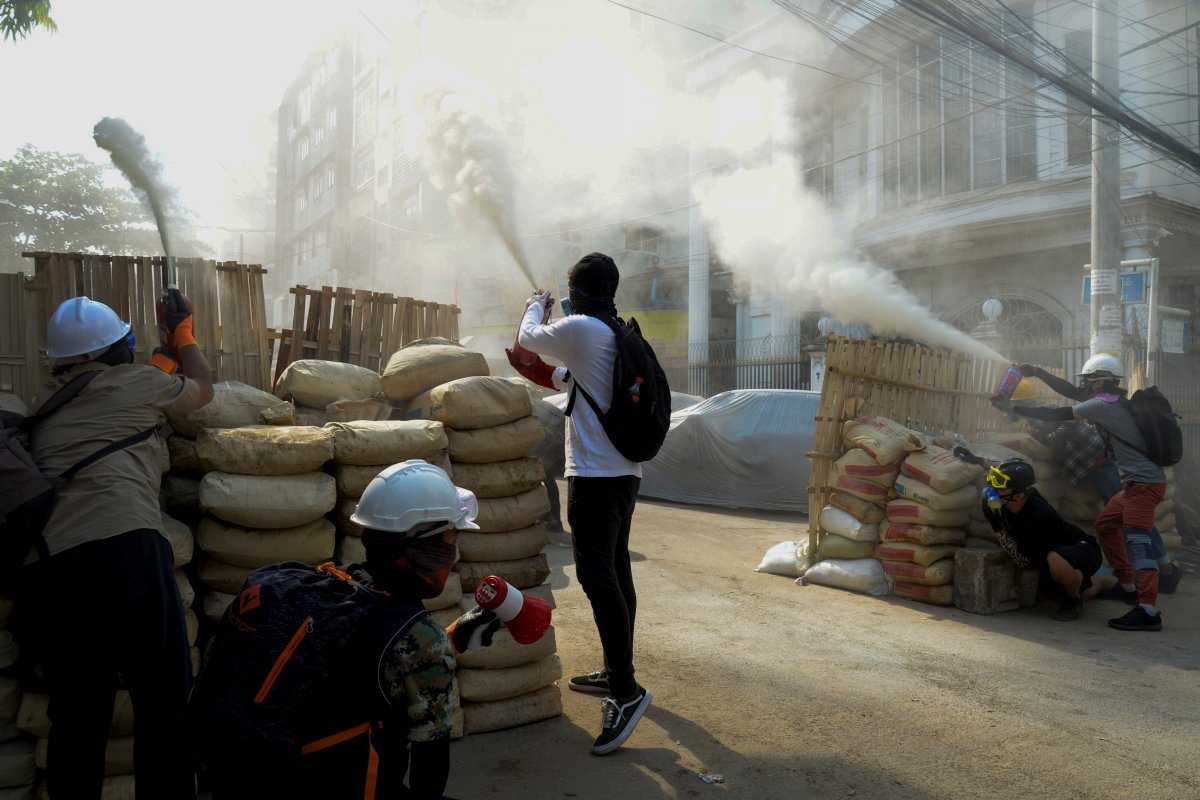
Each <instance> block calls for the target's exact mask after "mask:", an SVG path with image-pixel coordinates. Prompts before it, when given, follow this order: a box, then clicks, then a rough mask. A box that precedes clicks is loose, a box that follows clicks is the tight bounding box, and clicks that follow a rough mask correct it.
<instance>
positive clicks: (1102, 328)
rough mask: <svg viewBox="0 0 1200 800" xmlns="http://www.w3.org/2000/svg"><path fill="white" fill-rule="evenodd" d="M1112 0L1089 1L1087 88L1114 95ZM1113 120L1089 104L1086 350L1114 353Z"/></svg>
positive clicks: (1118, 326)
mask: <svg viewBox="0 0 1200 800" xmlns="http://www.w3.org/2000/svg"><path fill="white" fill-rule="evenodd" d="M1116 2H1117V0H1094V3H1095V5H1094V6H1093V7H1092V80H1093V82H1094V84H1095V85H1094V87H1093V92H1094V93H1095V94H1098V95H1103V94H1105V93H1109V96H1111V97H1116V96H1117V89H1118V80H1119V79H1118V71H1117V60H1118V52H1119V48H1118V46H1117V23H1116V15H1115V14H1114V13H1113V12H1114V6H1115V5H1116ZM1119 135H1120V129H1119V128H1118V127H1117V125H1116V123H1115V122H1114V121H1113V120H1112V119H1110V118H1108V117H1102V116H1101V115H1100V111H1099V110H1098V109H1096V108H1093V109H1092V242H1091V244H1092V253H1091V256H1092V270H1091V276H1092V304H1091V334H1092V335H1091V351H1092V355H1095V354H1097V353H1107V354H1110V355H1115V356H1118V357H1119V356H1120V355H1121V351H1122V346H1121V345H1122V333H1123V331H1124V317H1123V314H1122V308H1121V255H1122V249H1121V151H1120V149H1119V148H1118V147H1117V137H1118V136H1119Z"/></svg>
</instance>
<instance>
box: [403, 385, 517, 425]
mask: <svg viewBox="0 0 1200 800" xmlns="http://www.w3.org/2000/svg"><path fill="white" fill-rule="evenodd" d="M531 413H533V404H532V401H531V400H530V399H529V392H528V391H527V390H526V389H525V388H524V387H522V386H520V385H518V384H516V383H513V382H512V381H508V380H505V379H504V378H494V377H490V376H487V375H482V376H478V377H474V378H459V379H458V380H453V381H450V382H449V383H443V384H440V385H438V386H435V387H433V388H432V389H430V390H428V391H425V392H422V393H421V394H419V395H417V396H416V397H414V398H413V399H412V400H411V401H409V404H408V409H407V411H406V412H405V417H406V418H407V419H431V420H436V421H438V422H442V423H445V425H446V426H447V427H449V428H453V429H455V430H458V431H469V430H476V429H478V428H491V427H493V426H495V425H503V424H504V423H506V422H513V421H515V420H518V419H521V418H522V417H527V416H529V415H530V414H531Z"/></svg>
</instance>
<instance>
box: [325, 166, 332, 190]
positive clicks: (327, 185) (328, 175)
mask: <svg viewBox="0 0 1200 800" xmlns="http://www.w3.org/2000/svg"><path fill="white" fill-rule="evenodd" d="M333 174H334V169H333V164H330V165H329V166H327V167H326V168H325V188H326V189H332V188H333Z"/></svg>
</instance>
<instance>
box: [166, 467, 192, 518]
mask: <svg viewBox="0 0 1200 800" xmlns="http://www.w3.org/2000/svg"><path fill="white" fill-rule="evenodd" d="M161 497H162V505H163V507H164V508H165V509H166V510H167V511H168V512H172V513H187V512H191V513H194V512H196V511H197V510H199V508H200V479H199V478H193V477H190V476H188V475H174V474H168V475H166V476H165V477H164V478H163V487H162V495H161Z"/></svg>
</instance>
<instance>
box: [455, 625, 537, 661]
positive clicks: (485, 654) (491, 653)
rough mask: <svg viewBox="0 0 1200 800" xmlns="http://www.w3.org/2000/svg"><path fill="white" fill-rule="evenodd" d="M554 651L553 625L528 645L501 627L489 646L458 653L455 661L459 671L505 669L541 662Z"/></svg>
mask: <svg viewBox="0 0 1200 800" xmlns="http://www.w3.org/2000/svg"><path fill="white" fill-rule="evenodd" d="M556 650H557V646H556V644H555V640H554V626H553V625H551V626H550V627H549V628H547V629H546V632H545V633H544V634H542V638H540V639H538V640H537V641H536V642H530V643H529V644H521V643H520V642H518V641H517V640H516V639H514V638H512V634H511V633H509V632H508V629H507V628H504V627H502V628H500V630H498V631H496V635H495V636H493V637H492V643H491V645H490V646H488V647H479V648H476V649H475V650H468V651H467V652H465V653H459V654H458V655H457V656H456V657H455V660H456V661H457V663H458V668H459V669H462V668H464V667H466V668H467V669H505V668H506V667H515V666H518V665H520V664H532V663H534V662H536V661H541V660H542V659H544V658H549V657H550V656H552V655H554V653H555V652H556Z"/></svg>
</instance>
